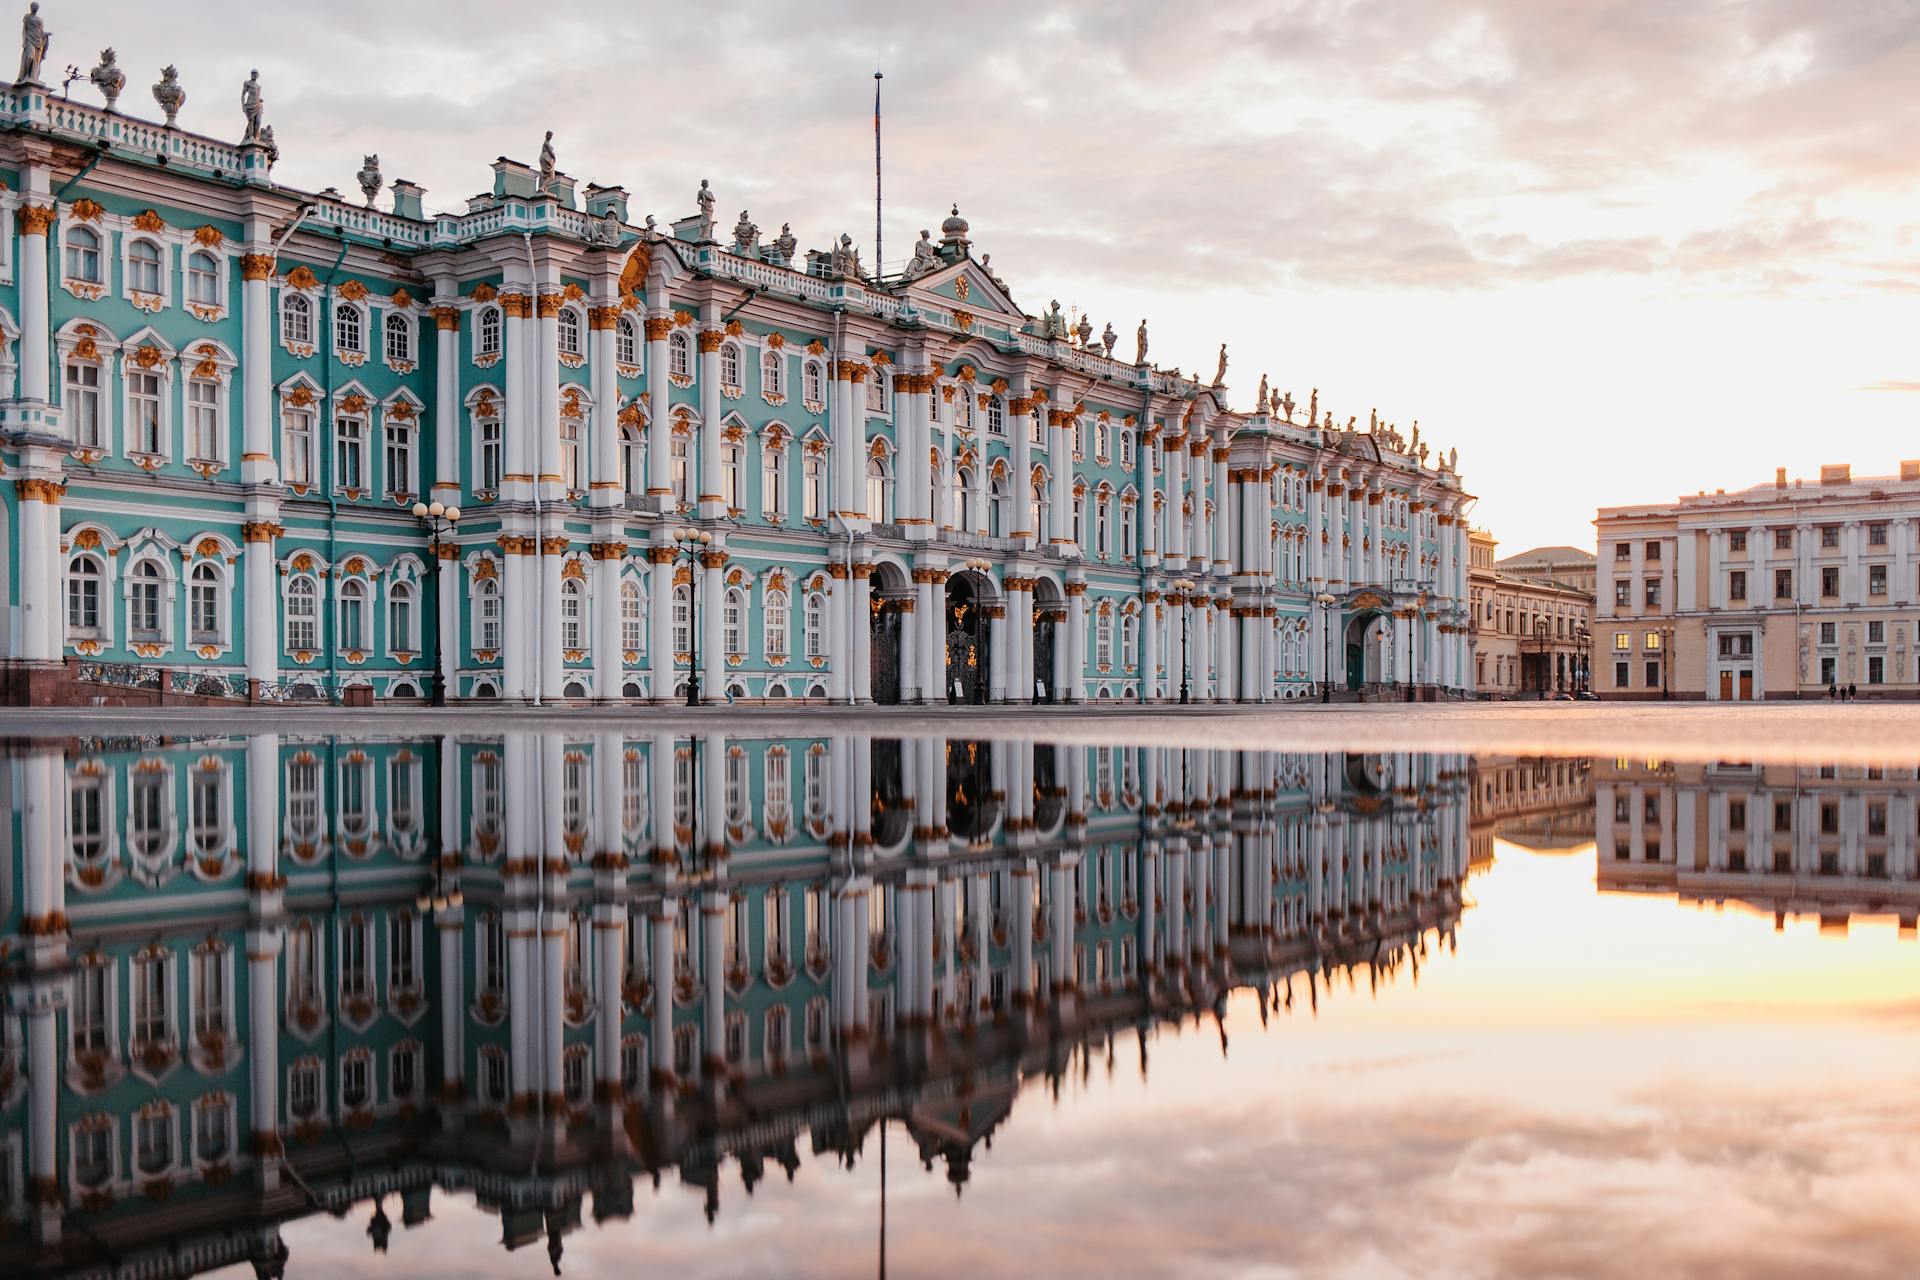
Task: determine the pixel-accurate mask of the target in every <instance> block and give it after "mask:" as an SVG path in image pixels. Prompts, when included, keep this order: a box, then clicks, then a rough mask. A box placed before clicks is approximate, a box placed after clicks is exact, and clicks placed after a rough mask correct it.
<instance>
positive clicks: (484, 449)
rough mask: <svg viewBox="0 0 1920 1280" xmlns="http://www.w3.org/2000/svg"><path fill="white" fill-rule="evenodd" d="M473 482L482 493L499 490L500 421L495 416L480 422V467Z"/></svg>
mask: <svg viewBox="0 0 1920 1280" xmlns="http://www.w3.org/2000/svg"><path fill="white" fill-rule="evenodd" d="M475 482H476V487H477V488H478V489H479V490H480V491H481V492H483V493H497V492H499V490H500V421H499V419H497V418H490V419H488V420H486V421H484V422H482V423H481V424H480V469H479V474H478V475H477V476H476V477H475Z"/></svg>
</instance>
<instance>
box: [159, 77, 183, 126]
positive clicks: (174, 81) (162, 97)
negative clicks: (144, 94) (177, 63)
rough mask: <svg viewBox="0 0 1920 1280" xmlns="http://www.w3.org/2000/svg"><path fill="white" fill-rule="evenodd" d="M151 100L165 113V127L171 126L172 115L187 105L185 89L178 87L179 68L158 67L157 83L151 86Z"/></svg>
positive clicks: (177, 113) (175, 114)
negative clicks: (158, 78)
mask: <svg viewBox="0 0 1920 1280" xmlns="http://www.w3.org/2000/svg"><path fill="white" fill-rule="evenodd" d="M153 100H154V101H155V102H157V103H159V104H160V109H161V110H162V111H164V112H166V113H167V127H168V128H169V129H171V128H172V127H173V120H174V117H175V116H177V115H179V114H180V108H182V107H184V106H186V105H187V91H186V90H185V89H182V88H181V87H180V69H179V68H178V67H174V66H171V65H169V66H165V67H162V68H161V69H160V80H159V83H157V84H155V85H154V86H153Z"/></svg>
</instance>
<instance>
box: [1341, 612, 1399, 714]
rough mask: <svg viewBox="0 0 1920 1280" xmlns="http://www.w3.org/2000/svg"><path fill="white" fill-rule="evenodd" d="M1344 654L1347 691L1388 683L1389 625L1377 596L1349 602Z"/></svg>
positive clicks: (1389, 619)
mask: <svg viewBox="0 0 1920 1280" xmlns="http://www.w3.org/2000/svg"><path fill="white" fill-rule="evenodd" d="M1347 607H1348V609H1349V610H1350V612H1349V613H1348V614H1347V625H1346V629H1345V634H1344V639H1345V643H1344V644H1343V646H1342V648H1341V653H1342V654H1343V655H1344V659H1345V666H1346V673H1347V688H1348V689H1350V690H1354V691H1359V690H1363V689H1366V688H1368V687H1369V686H1372V685H1378V684H1384V683H1385V682H1386V680H1387V675H1386V672H1387V663H1386V642H1387V632H1388V629H1389V626H1390V624H1391V622H1392V618H1391V615H1390V614H1388V612H1387V602H1386V601H1385V600H1384V599H1382V598H1381V597H1379V596H1377V595H1373V594H1370V593H1362V594H1361V595H1358V596H1355V597H1354V598H1353V599H1352V600H1350V601H1348V603H1347Z"/></svg>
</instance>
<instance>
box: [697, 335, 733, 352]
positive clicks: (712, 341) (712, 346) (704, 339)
mask: <svg viewBox="0 0 1920 1280" xmlns="http://www.w3.org/2000/svg"><path fill="white" fill-rule="evenodd" d="M726 336H727V335H726V334H724V333H722V332H721V331H720V330H718V329H702V330H701V331H700V333H699V335H698V337H697V338H696V339H695V340H696V341H697V342H698V343H699V345H700V351H701V353H702V354H705V353H706V352H709V351H718V350H719V349H720V343H721V340H722V339H724V338H725V337H726Z"/></svg>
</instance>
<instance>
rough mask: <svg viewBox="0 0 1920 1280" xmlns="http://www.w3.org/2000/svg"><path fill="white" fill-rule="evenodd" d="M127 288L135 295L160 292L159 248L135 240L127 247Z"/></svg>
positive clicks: (144, 241)
mask: <svg viewBox="0 0 1920 1280" xmlns="http://www.w3.org/2000/svg"><path fill="white" fill-rule="evenodd" d="M127 288H128V289H130V290H132V291H133V292H135V293H159V292H160V246H159V245H157V244H155V243H154V242H153V241H151V240H135V241H134V242H133V243H132V244H130V245H128V246H127Z"/></svg>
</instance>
